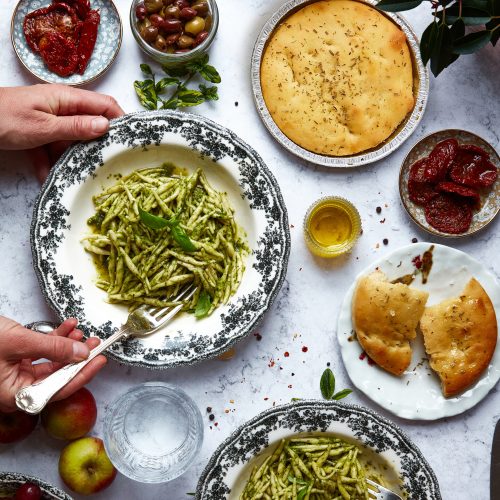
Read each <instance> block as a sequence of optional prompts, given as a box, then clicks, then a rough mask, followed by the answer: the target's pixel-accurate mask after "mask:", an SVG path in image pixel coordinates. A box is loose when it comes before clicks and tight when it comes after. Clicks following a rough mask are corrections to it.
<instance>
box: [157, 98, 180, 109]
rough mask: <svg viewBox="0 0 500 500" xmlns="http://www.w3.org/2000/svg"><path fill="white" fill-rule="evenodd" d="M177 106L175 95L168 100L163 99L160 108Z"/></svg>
mask: <svg viewBox="0 0 500 500" xmlns="http://www.w3.org/2000/svg"><path fill="white" fill-rule="evenodd" d="M178 106H179V100H178V99H177V98H176V97H172V98H171V99H169V100H168V101H163V105H162V107H161V109H177V107H178Z"/></svg>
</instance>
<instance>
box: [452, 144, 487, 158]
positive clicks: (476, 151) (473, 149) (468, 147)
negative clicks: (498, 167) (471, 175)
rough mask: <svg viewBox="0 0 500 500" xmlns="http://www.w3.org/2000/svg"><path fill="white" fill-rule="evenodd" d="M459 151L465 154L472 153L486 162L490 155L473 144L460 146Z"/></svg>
mask: <svg viewBox="0 0 500 500" xmlns="http://www.w3.org/2000/svg"><path fill="white" fill-rule="evenodd" d="M458 150H459V151H466V152H467V153H473V154H477V155H481V156H483V157H484V158H486V159H487V160H488V159H489V157H490V155H489V154H488V153H487V152H486V151H485V150H484V149H483V148H480V147H479V146H476V145H475V144H462V145H461V146H459V147H458Z"/></svg>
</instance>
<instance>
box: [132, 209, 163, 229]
mask: <svg viewBox="0 0 500 500" xmlns="http://www.w3.org/2000/svg"><path fill="white" fill-rule="evenodd" d="M139 217H140V218H141V221H142V222H143V223H144V224H145V225H146V226H148V227H149V228H150V229H163V228H164V227H169V226H170V225H171V222H170V221H168V220H167V219H164V218H163V217H158V216H157V215H153V214H150V213H149V212H146V211H145V210H143V209H142V208H141V207H139Z"/></svg>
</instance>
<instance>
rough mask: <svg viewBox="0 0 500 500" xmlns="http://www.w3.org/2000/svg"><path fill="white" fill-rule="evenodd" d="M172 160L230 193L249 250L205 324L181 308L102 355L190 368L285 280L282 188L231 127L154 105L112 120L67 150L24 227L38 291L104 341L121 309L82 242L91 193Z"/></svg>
mask: <svg viewBox="0 0 500 500" xmlns="http://www.w3.org/2000/svg"><path fill="white" fill-rule="evenodd" d="M165 161H170V162H173V163H174V164H176V165H177V166H179V167H182V168H186V169H187V170H188V171H189V172H192V171H194V170H195V169H196V168H198V167H199V168H202V169H203V171H204V173H205V174H206V176H207V178H208V180H209V182H210V183H211V184H212V185H213V186H214V188H215V189H217V190H220V191H224V192H226V193H227V195H228V198H229V202H230V203H231V205H232V206H233V207H234V209H235V219H236V221H237V223H238V224H239V225H240V226H241V227H242V228H243V229H244V230H245V231H246V233H247V243H248V246H249V248H250V249H251V254H250V255H248V257H247V258H246V260H245V265H246V268H245V272H244V273H243V278H242V282H241V284H240V287H239V288H238V290H237V292H236V294H235V295H234V296H233V297H231V299H230V301H229V302H228V304H226V305H224V306H221V307H218V308H217V309H216V311H214V313H213V314H212V315H211V316H209V317H207V318H204V319H202V320H197V319H196V318H194V316H193V315H192V314H181V315H179V316H178V317H176V318H175V320H174V321H172V322H171V323H170V324H168V325H165V326H164V327H163V328H162V329H160V330H159V331H158V332H156V333H155V334H153V335H151V336H148V337H141V338H135V339H128V340H126V341H124V342H120V343H117V344H113V345H112V346H111V348H110V349H108V351H107V355H109V356H110V357H112V358H115V359H117V360H118V361H120V362H123V363H127V364H131V365H140V366H144V367H148V368H168V367H172V366H176V365H180V364H191V363H194V362H198V361H200V360H202V359H206V358H209V357H213V356H217V355H218V354H221V353H222V352H224V351H225V350H227V349H229V348H230V347H231V346H232V345H233V344H234V343H235V342H237V341H238V340H241V339H242V338H243V337H244V336H245V335H248V334H249V333H250V332H251V331H252V330H253V328H255V327H256V325H257V323H258V322H259V320H260V319H261V318H262V317H263V315H264V313H265V312H266V310H267V309H268V307H269V306H270V305H271V304H272V302H273V300H274V298H275V296H276V294H277V293H278V290H279V288H280V286H281V283H282V282H283V279H284V277H285V273H286V268H287V263H288V253H289V249H290V233H289V228H288V218H287V214H286V208H285V205H284V202H283V199H282V197H281V193H280V190H279V186H278V184H277V182H276V180H275V178H274V176H273V175H272V174H271V172H270V171H269V170H268V168H267V167H266V165H265V164H264V162H263V161H262V159H261V158H260V156H259V155H258V154H257V153H256V152H255V151H254V150H253V149H252V148H251V147H250V146H248V145H247V144H245V143H244V142H243V141H241V140H240V139H239V138H238V137H237V136H236V135H235V134H234V133H233V132H231V131H229V130H227V129H226V128H224V127H221V126H220V125H217V124H215V123H214V122H212V121H210V120H208V119H206V118H203V117H202V116H198V115H191V114H189V113H179V112H172V111H154V112H144V113H136V114H132V115H126V116H124V117H122V118H119V119H117V120H113V122H112V125H111V128H110V131H109V133H108V134H106V135H105V136H103V137H101V138H99V139H97V140H95V141H91V142H86V143H80V144H76V145H74V146H73V147H72V148H71V149H69V150H68V151H67V152H66V153H65V154H64V155H63V156H62V157H61V159H60V160H59V162H58V163H57V165H55V167H54V168H53V169H52V171H51V173H50V175H49V177H48V179H47V181H46V183H45V184H44V186H43V188H42V190H41V192H40V195H39V198H38V200H37V203H36V206H35V209H34V214H33V223H32V228H31V244H32V252H33V264H34V267H35V271H36V273H37V276H38V280H39V283H40V287H41V289H42V292H43V294H44V295H45V298H46V299H47V301H48V303H49V304H50V306H51V307H52V308H53V309H54V310H55V312H56V313H57V314H58V316H59V318H60V319H61V320H62V319H64V318H68V317H75V318H78V320H79V325H80V328H81V329H82V330H83V331H84V332H85V333H86V334H87V335H97V336H99V337H100V338H102V339H104V338H107V337H108V336H109V335H111V333H112V332H113V331H114V330H116V329H117V328H118V327H120V326H121V325H122V324H123V323H125V321H126V319H127V316H128V310H127V307H126V306H123V305H119V304H110V303H108V302H106V298H107V294H106V293H105V292H104V291H103V290H100V289H98V288H97V287H96V285H95V281H96V278H97V273H96V269H95V266H94V264H93V262H92V258H91V256H90V255H89V254H88V253H87V252H85V250H84V249H83V246H82V244H81V239H82V238H83V237H84V236H85V235H86V234H88V233H89V227H88V225H87V219H88V218H89V217H90V216H91V215H93V213H94V212H95V210H94V207H93V204H92V196H93V195H95V194H98V193H100V192H101V191H102V190H103V188H106V187H109V186H111V185H113V184H114V183H116V176H117V175H118V174H121V175H127V174H129V173H131V172H132V171H134V170H137V169H139V168H145V167H153V166H158V165H161V164H162V163H163V162H165Z"/></svg>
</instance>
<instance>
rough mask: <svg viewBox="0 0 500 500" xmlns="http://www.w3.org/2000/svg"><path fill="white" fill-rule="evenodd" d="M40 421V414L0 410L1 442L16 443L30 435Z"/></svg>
mask: <svg viewBox="0 0 500 500" xmlns="http://www.w3.org/2000/svg"><path fill="white" fill-rule="evenodd" d="M37 423H38V415H28V414H27V413H24V412H22V411H14V412H12V413H3V412H0V443H15V442H16V441H20V440H21V439H24V438H26V437H28V436H29V435H30V434H31V433H32V432H33V429H34V428H35V427H36V424H37Z"/></svg>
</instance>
